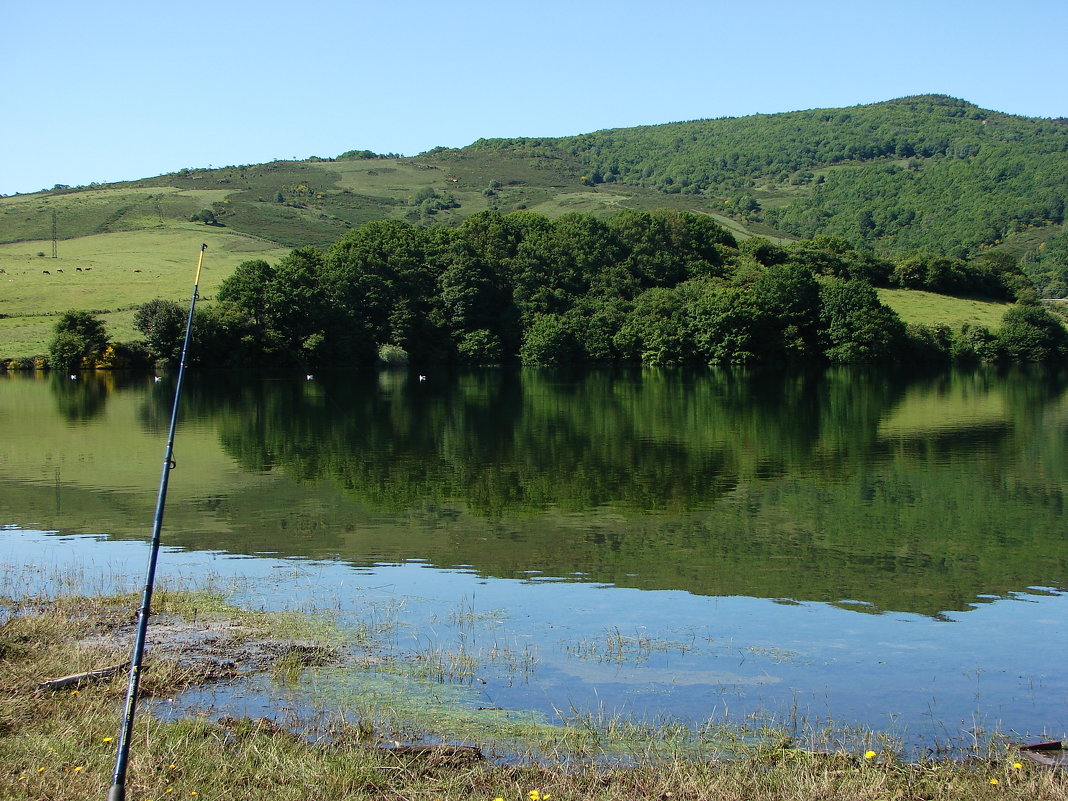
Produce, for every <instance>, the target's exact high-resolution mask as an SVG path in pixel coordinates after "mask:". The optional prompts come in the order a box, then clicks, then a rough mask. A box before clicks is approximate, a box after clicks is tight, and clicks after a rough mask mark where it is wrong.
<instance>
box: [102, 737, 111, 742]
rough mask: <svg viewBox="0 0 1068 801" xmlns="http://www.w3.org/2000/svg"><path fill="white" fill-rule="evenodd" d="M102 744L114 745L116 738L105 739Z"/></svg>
mask: <svg viewBox="0 0 1068 801" xmlns="http://www.w3.org/2000/svg"><path fill="white" fill-rule="evenodd" d="M100 742H102V743H113V742H115V738H114V737H105V738H104V739H103V740H101V741H100Z"/></svg>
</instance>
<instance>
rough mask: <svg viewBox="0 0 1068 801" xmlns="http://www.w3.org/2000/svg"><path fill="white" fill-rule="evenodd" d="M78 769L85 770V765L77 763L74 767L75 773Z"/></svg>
mask: <svg viewBox="0 0 1068 801" xmlns="http://www.w3.org/2000/svg"><path fill="white" fill-rule="evenodd" d="M79 770H85V765H79V766H78V767H76V768H74V772H75V773H77V772H78V771H79Z"/></svg>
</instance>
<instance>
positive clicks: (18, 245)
mask: <svg viewBox="0 0 1068 801" xmlns="http://www.w3.org/2000/svg"><path fill="white" fill-rule="evenodd" d="M201 243H206V244H207V245H208V250H207V252H206V254H205V257H204V269H203V272H202V274H201V278H200V294H201V296H202V297H204V298H209V297H211V295H212V294H213V293H214V292H215V290H216V289H217V288H218V286H219V284H220V282H221V281H222V280H223V279H224V278H226V277H227V276H228V275H229V274H230V273H231V272H233V270H234V268H235V267H237V265H238V264H240V263H241V262H243V261H246V260H248V259H254V258H264V259H267V260H269V261H274V260H277V259H279V258H281V257H282V256H283V255H285V254H286V253H287V252H288V249H287V248H280V247H278V246H277V245H275V244H274V243H272V242H267V241H264V240H261V239H257V238H255V237H252V236H248V235H246V234H240V233H237V232H234V231H230V230H228V229H226V228H215V227H211V226H204V225H196V224H194V223H182V224H174V225H172V226H168V227H166V228H162V229H151V230H143V231H127V232H119V233H112V234H95V235H92V236H85V237H79V238H77V239H69V240H63V241H61V242H59V243H58V248H57V253H58V258H55V259H53V258H50V257H43V258H42V257H41V256H38V255H37V254H38V253H40V252H51V243H50V242H40V241H37V242H33V241H30V242H13V243H8V244H4V245H0V269H2V270H4V272H3V273H2V274H0V288H2V289H0V315H4V316H3V317H0V357H6V358H10V357H15V356H32V355H36V354H39V353H44V352H45V351H46V350H47V343H48V340H49V339H50V338H51V336H52V328H53V326H54V325H55V317H56V316H57V315H59V314H62V313H63V312H65V311H68V310H70V309H78V310H85V311H93V312H97V313H99V314H101V315H102V319H103V320H104V324H105V325H106V326H107V329H108V333H109V334H110V335H111V337H112V339H115V340H118V341H129V340H131V339H138V338H140V335H139V334H136V332H135V330H134V328H133V314H134V309H135V307H137V306H139V305H140V304H142V303H145V302H147V301H149V300H152V299H153V298H167V299H169V300H176V301H179V302H184V301H186V300H188V298H189V295H190V292H191V291H192V284H193V278H194V273H195V270H196V263H197V256H198V254H199V249H200V245H201Z"/></svg>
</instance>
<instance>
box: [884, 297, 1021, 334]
mask: <svg viewBox="0 0 1068 801" xmlns="http://www.w3.org/2000/svg"><path fill="white" fill-rule="evenodd" d="M878 293H879V300H881V301H882V302H883V303H885V304H886V305H887V306H889V307H890V308H891V309H893V310H894V311H896V312H897V313H898V315H900V317H901V319H902V320H904V321H905V322H906V323H922V324H924V325H931V326H934V325H948V326H949V327H950V328H952V329H958V328H960V327H961V326H962V325H963V324H964V323H969V324H971V325H983V326H986V327H987V328H989V329H992V330H996V329H997V328H998V327H1000V325H1001V317H1002V315H1004V314H1005V310H1006V309H1008V308H1009V306H1011V305H1012V304H1010V303H1006V302H1003V301H997V300H986V299H978V298H954V297H950V296H948V295H938V294H935V293H934V292H918V291H916V290H912V289H880V290H878Z"/></svg>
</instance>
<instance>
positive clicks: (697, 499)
mask: <svg viewBox="0 0 1068 801" xmlns="http://www.w3.org/2000/svg"><path fill="white" fill-rule="evenodd" d="M189 379H190V380H189V384H188V386H187V389H186V391H185V394H184V398H183V418H182V419H183V423H182V428H181V429H180V433H179V438H178V446H177V454H178V459H179V463H180V464H182V465H183V466H191V467H192V468H193V470H192V471H190V472H186V473H183V472H182V471H179V472H178V473H176V477H179V476H180V477H181V478H182V479H183V480H184V481H185V482H186V483H185V484H184V485H183V486H184V489H179V490H178V491H179V492H180V493H184V495H182V496H181V497H180V498H179V499H178V500H177V501H176V505H177V506H178V509H177V510H176V512H177V518H174V517H173V515H172V512H171V511H170V510H169V511H168V515H169V518H170V519H176V520H177V523H176V524H175V525H173V526H172V528H171V529H170V530H169V531H168V535H167V536H168V541H169V542H171V543H173V544H179V545H182V546H185V547H189V548H195V549H218V548H221V549H224V550H228V551H232V552H235V553H251V554H255V553H274V554H280V555H286V556H300V557H308V558H316V559H320V558H328V559H337V560H341V561H346V562H349V563H351V564H357V565H372V564H376V563H379V562H383V561H390V562H401V561H409V560H425V562H426V563H428V564H431V565H436V566H442V567H451V566H453V565H466V566H470V568H469V569H471V570H473V571H475V572H477V573H479V574H481V575H484V576H494V577H515V576H521V575H525V574H526V571H540V574H541V575H545V576H553V577H560V578H565V579H568V580H582V581H593V582H605V583H611V584H614V585H616V586H624V587H636V588H642V589H679V590H685V591H687V592H690V593H695V594H700V595H709V596H728V595H739V596H751V597H758V598H771V599H789V600H795V601H820V602H824V603H842V602H855V603H851V604H849V605H848V608H851V609H856V610H857V611H881V610H891V609H892V610H899V611H908V612H917V613H921V614H925V615H930V616H938V615H941V614H942V613H944V612H947V611H950V610H965V609H968V608H971V606H972V605H973V604H974V603H976V602H977V601H982V600H984V599H989V598H990V597H1001V596H1005V595H1008V594H1010V593H1013V592H1017V591H1025V590H1026V589H1027V588H1028V587H1032V586H1042V587H1054V588H1056V587H1062V586H1064V584H1065V580H1066V568H1068V543H1066V542H1065V537H1064V535H1063V532H1064V531H1065V525H1064V523H1065V520H1064V489H1063V488H1064V486H1065V478H1066V477H1068V476H1066V473H1068V469H1066V468H1068V455H1066V454H1065V447H1064V445H1065V436H1064V434H1065V428H1066V427H1065V421H1066V415H1065V404H1064V390H1065V376H1064V374H1063V373H1060V372H1048V371H1040V370H1031V371H1020V370H1014V371H1007V372H1002V371H997V370H994V369H988V368H980V369H975V370H968V371H946V372H938V373H932V374H927V375H914V374H909V373H907V372H904V371H896V372H887V371H886V370H879V371H875V370H866V369H846V368H837V369H832V370H827V371H817V372H801V373H785V372H775V371H769V370H749V371H727V370H714V371H708V370H702V371H692V372H687V371H656V370H648V369H646V370H637V369H635V370H604V371H582V372H566V371H539V370H522V371H519V370H481V371H471V372H441V373H438V374H432V375H429V376H428V377H427V380H425V381H420V380H418V379H417V377H416V376H415V375H412V374H409V373H406V372H383V373H381V374H378V375H371V374H360V375H351V374H332V375H331V374H323V375H321V376H317V377H316V379H315V380H313V381H308V380H305V377H304V376H293V375H266V374H249V373H242V374H233V373H219V374H214V373H203V372H201V373H194V374H191V375H190V376H189ZM2 384H3V385H2V387H0V430H3V433H4V434H5V437H6V438H7V437H10V439H7V441H9V442H14V443H15V446H16V448H17V446H18V444H19V443H21V444H22V445H25V446H26V448H25V452H24V453H21V454H20V455H19V457H18V458H15V459H11V458H8V459H7V460H6V461H7V464H3V463H0V492H2V495H3V500H0V510H2V511H3V512H4V513H5V514H7V515H9V516H10V519H11V521H12V522H18V523H33V524H36V525H48V526H49V527H54V528H61V527H64V526H63V523H64V522H68V523H70V522H74V521H72V520H71V517H70V516H71V515H72V514H76V513H74V512H72V511H71V510H72V509H77V510H81V511H82V513H84V515H86V516H83V517H82V518H78V519H80V520H82V521H85V520H88V519H91V520H92V521H93V522H92V523H91V525H93V526H94V528H91V529H89V530H92V531H106V532H107V533H109V534H110V535H111V536H115V537H120V538H122V537H126V538H143V537H144V536H146V534H145V531H144V529H145V528H146V523H147V520H148V519H149V518H148V517H147V515H146V516H145V517H143V518H140V519H138V515H140V514H142V513H143V511H144V507H145V501H144V499H143V498H141V497H140V496H138V500H137V502H136V503H133V502H131V500H130V498H131V497H132V495H129V496H127V495H122V493H132V492H133V487H134V486H135V485H136V483H137V481H139V480H141V479H140V478H139V477H138V476H136V475H134V468H135V467H137V466H139V461H138V460H140V461H141V462H143V463H144V465H145V466H146V467H147V466H149V465H152V464H158V461H157V459H158V455H159V454H161V453H162V446H163V440H162V438H161V437H160V433H161V432H162V431H164V430H165V427H166V421H167V418H168V415H169V404H170V399H171V396H172V394H173V388H172V387H171V386H170V384H169V381H167V380H164V381H161V382H158V383H157V382H153V381H152V380H151V377H150V376H132V375H126V376H124V377H123V378H122V379H121V380H115V379H114V378H112V377H108V376H92V375H87V376H84V377H83V380H80V381H77V382H63V381H57V382H50V383H42V382H29V381H24V380H21V381H20V380H10V379H9V380H8V381H6V382H2ZM71 385H74V386H71ZM14 389H17V390H18V391H13V390H14ZM42 390H43V391H45V392H47V393H48V394H51V395H52V398H53V400H54V403H55V404H56V406H57V408H58V410H59V413H58V414H56V415H52V416H51V417H49V416H47V415H44V414H41V413H40V410H39V409H37V410H36V411H34V412H33V414H34V426H33V429H32V434H31V433H30V432H28V431H27V430H26V429H25V428H24V427H23V428H20V427H19V423H18V420H19V418H20V416H25V415H26V414H27V413H28V411H27V410H28V408H30V407H29V406H28V405H29V404H35V403H39V402H40V395H41V392H42ZM111 407H114V408H111ZM72 425H73V426H75V429H74V431H75V432H78V431H80V432H81V434H80V435H79V436H76V437H73V438H72V437H71V431H72V429H71V428H70V427H71V426H72ZM31 437H32V438H33V442H34V443H35V444H36V445H37V446H38V450H39V452H38V454H37V455H36V456H34V455H32V454H31V451H32V450H33V447H34V445H32V444H31V441H30V438H31ZM103 437H111V438H113V439H114V440H115V442H114V443H112V446H113V447H114V448H115V449H116V451H119V452H121V453H122V454H123V457H122V458H123V462H124V465H128V466H129V469H130V472H129V474H127V473H124V472H122V470H121V469H119V468H118V467H117V466H115V465H113V464H112V463H111V462H113V461H114V460H115V459H116V458H117V457H116V456H115V455H113V454H112V455H107V454H104V455H101V453H100V449H101V448H103V447H104V445H103V444H102V443H100V442H98V444H97V448H96V449H95V450H94V449H91V448H88V447H87V445H86V443H89V442H92V441H94V439H97V440H98V439H99V438H103ZM40 446H43V447H40ZM81 448H85V449H86V450H85V451H84V452H81V451H80V450H79V449H81ZM209 451H210V452H209ZM79 454H81V455H79ZM183 457H184V461H183ZM35 459H36V460H37V461H35ZM86 461H88V462H90V463H91V464H92V465H93V467H92V469H91V470H90V469H89V468H87V467H85V466H84V465H83V464H82V462H86ZM20 466H21V467H20ZM49 466H51V467H52V468H55V469H51V470H50V469H48V468H49ZM59 468H62V473H61V474H60V473H56V469H59ZM154 469H158V468H154ZM142 472H145V473H146V475H145V477H144V483H143V484H142V485H141V486H143V487H147V488H151V487H152V486H153V480H152V479H151V477H150V475H151V470H144V471H142ZM109 476H111V478H109ZM60 485H61V486H62V488H63V503H62V504H61V503H60V498H59V495H57V494H56V493H57V492H58V490H57V489H56V487H57V486H60ZM176 488H177V482H175V483H174V484H172V492H174V491H175V489H176ZM117 492H118V493H120V496H121V497H122V500H121V502H119V503H116V499H117V497H120V496H117V495H116V493H117ZM27 510H30V511H29V512H28V511H27ZM86 510H95V512H93V514H94V515H96V516H95V517H94V516H90V515H89V513H88V512H87V511H86ZM28 513H29V514H31V516H32V520H28V519H27V517H26V515H27V514H28ZM76 525H78V524H76ZM80 525H83V526H84V525H86V523H85V522H82V523H80Z"/></svg>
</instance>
